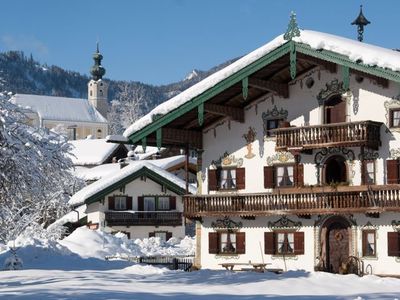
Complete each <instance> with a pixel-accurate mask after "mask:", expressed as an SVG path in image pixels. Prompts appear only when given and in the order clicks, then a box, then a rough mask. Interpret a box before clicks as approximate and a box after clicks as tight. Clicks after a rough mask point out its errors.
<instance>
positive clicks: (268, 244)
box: [264, 232, 275, 254]
mask: <svg viewBox="0 0 400 300" xmlns="http://www.w3.org/2000/svg"><path fill="white" fill-rule="evenodd" d="M264 252H265V254H275V234H274V233H273V232H264Z"/></svg>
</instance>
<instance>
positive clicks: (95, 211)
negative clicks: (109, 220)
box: [86, 178, 185, 239]
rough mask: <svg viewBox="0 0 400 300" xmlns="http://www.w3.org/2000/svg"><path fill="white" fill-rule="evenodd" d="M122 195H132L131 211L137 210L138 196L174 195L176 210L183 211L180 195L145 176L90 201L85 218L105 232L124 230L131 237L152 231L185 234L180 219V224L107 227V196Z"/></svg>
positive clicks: (174, 234)
mask: <svg viewBox="0 0 400 300" xmlns="http://www.w3.org/2000/svg"><path fill="white" fill-rule="evenodd" d="M118 195H124V196H129V197H132V211H137V210H138V197H139V196H175V197H176V210H174V211H178V212H182V211H183V203H182V197H181V196H179V195H177V194H175V193H174V192H172V191H170V190H167V191H165V192H163V191H162V186H161V185H160V184H158V183H156V182H154V181H153V180H151V179H149V178H146V180H145V181H144V180H141V178H137V179H135V180H134V181H131V182H130V183H128V184H127V185H125V190H122V191H121V190H120V189H117V190H115V191H113V192H111V193H109V194H108V195H107V196H106V197H105V198H104V200H102V201H99V202H95V203H91V204H89V205H87V210H86V212H87V218H88V222H92V223H99V226H100V228H101V229H103V230H105V231H107V232H115V231H125V232H129V233H130V235H131V239H134V238H144V237H149V232H153V231H168V232H172V236H173V237H179V238H183V237H184V236H185V226H184V223H183V220H182V224H183V225H182V226H113V227H109V226H106V224H105V220H104V219H105V215H104V212H106V211H108V210H109V208H108V197H110V196H118Z"/></svg>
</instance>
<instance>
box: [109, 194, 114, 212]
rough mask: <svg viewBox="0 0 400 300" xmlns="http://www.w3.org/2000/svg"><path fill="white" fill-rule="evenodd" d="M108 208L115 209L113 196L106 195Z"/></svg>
mask: <svg viewBox="0 0 400 300" xmlns="http://www.w3.org/2000/svg"><path fill="white" fill-rule="evenodd" d="M108 209H110V210H114V209H115V201H114V196H111V197H108Z"/></svg>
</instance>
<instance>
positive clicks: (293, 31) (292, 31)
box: [283, 11, 300, 41]
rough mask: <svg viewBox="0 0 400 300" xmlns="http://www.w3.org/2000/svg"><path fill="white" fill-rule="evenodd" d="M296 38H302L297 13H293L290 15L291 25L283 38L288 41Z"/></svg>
mask: <svg viewBox="0 0 400 300" xmlns="http://www.w3.org/2000/svg"><path fill="white" fill-rule="evenodd" d="M295 36H300V29H299V26H298V25H297V21H296V13H294V12H293V11H292V13H291V14H290V21H289V25H288V28H287V30H286V32H285V34H284V35H283V38H284V39H285V40H287V41H291V40H292V39H293V38H294V37H295Z"/></svg>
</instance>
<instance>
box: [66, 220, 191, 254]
mask: <svg viewBox="0 0 400 300" xmlns="http://www.w3.org/2000/svg"><path fill="white" fill-rule="evenodd" d="M59 243H60V244H61V245H63V246H64V247H66V248H68V249H69V250H70V251H71V252H73V253H76V254H78V255H79V256H81V257H83V258H89V257H94V258H98V259H105V257H106V256H117V257H128V256H131V257H132V256H186V255H194V253H195V240H194V238H189V237H185V238H184V239H183V240H178V239H176V238H171V239H170V240H169V241H168V242H165V243H163V242H161V241H160V239H159V238H154V237H153V238H148V239H147V238H145V239H143V240H141V239H136V240H134V241H133V240H129V239H128V238H127V237H126V235H125V234H122V233H118V234H116V235H112V234H109V233H105V232H103V231H100V230H90V229H88V228H87V227H84V226H83V227H80V228H78V229H76V230H75V231H74V232H73V233H72V234H71V235H69V236H68V237H66V238H65V239H63V240H60V241H59Z"/></svg>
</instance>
